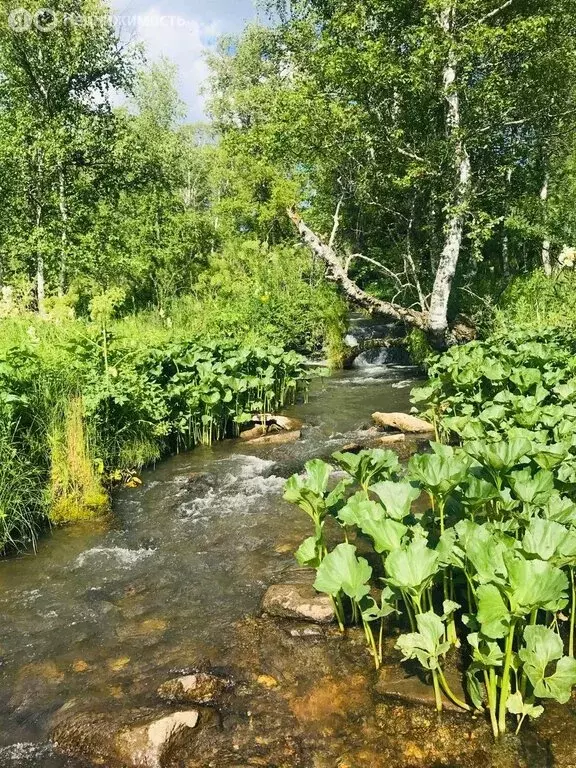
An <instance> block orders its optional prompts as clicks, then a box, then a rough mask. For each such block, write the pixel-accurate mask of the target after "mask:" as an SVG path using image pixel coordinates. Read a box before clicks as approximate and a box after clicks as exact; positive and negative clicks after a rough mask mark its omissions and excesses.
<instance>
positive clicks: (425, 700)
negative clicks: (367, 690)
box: [374, 664, 466, 712]
mask: <svg viewBox="0 0 576 768" xmlns="http://www.w3.org/2000/svg"><path fill="white" fill-rule="evenodd" d="M446 679H447V680H448V684H449V685H450V687H451V689H452V691H453V693H454V694H455V695H456V696H457V697H458V698H460V699H462V700H464V701H465V700H466V693H465V692H464V689H463V687H462V682H461V680H460V677H459V675H458V674H457V673H454V672H452V671H451V670H446ZM374 690H375V692H376V693H378V694H380V695H381V696H390V697H391V698H394V699H399V700H401V701H404V702H406V703H408V704H416V705H420V706H425V707H432V708H434V709H435V708H436V700H435V698H434V688H433V687H432V685H431V684H428V683H425V682H424V681H423V680H421V679H420V678H419V677H417V676H416V675H410V674H409V673H408V672H407V671H406V669H405V668H404V667H402V666H401V665H400V664H390V665H387V666H384V667H381V668H380V670H379V673H378V679H377V681H376V685H375V686H374ZM442 706H443V709H446V710H449V711H453V712H462V711H463V710H462V709H461V708H460V707H458V706H457V705H456V704H454V703H453V702H452V701H450V699H448V698H447V697H446V696H444V695H442Z"/></svg>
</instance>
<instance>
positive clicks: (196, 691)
mask: <svg viewBox="0 0 576 768" xmlns="http://www.w3.org/2000/svg"><path fill="white" fill-rule="evenodd" d="M230 686H231V682H230V680H225V679H224V678H222V677H217V676H216V675H211V674H210V673H208V672H195V673H193V674H191V675H184V676H183V677H175V678H173V679H172V680H167V681H166V682H165V683H163V684H162V685H161V686H160V688H158V696H159V697H160V698H161V699H163V700H164V701H169V702H175V703H178V704H213V703H214V702H215V701H216V700H217V699H219V698H220V697H221V696H222V694H223V693H225V691H226V690H227V689H228V688H230Z"/></svg>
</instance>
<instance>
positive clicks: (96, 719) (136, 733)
mask: <svg viewBox="0 0 576 768" xmlns="http://www.w3.org/2000/svg"><path fill="white" fill-rule="evenodd" d="M198 719H199V712H198V710H196V709H189V710H186V711H182V712H170V711H168V710H161V711H158V710H154V709H135V710H129V711H128V712H121V713H116V714H114V713H111V712H110V713H109V712H84V713H82V714H78V715H75V716H73V717H71V718H69V719H67V720H64V721H63V722H62V723H60V724H59V725H58V726H57V727H56V728H55V729H54V731H53V733H52V742H53V743H54V746H55V748H56V749H57V750H58V751H59V752H61V753H62V754H64V755H67V756H69V757H81V758H84V759H87V760H89V761H90V762H92V763H94V764H96V765H104V766H106V768H161V766H162V761H163V758H164V757H165V756H166V755H167V754H168V753H169V751H170V749H171V747H172V746H173V745H174V744H175V743H176V742H177V741H178V742H179V741H180V740H181V738H182V737H183V736H185V735H186V732H191V731H192V729H193V728H195V727H196V726H197V724H198Z"/></svg>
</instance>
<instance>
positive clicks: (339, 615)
mask: <svg viewBox="0 0 576 768" xmlns="http://www.w3.org/2000/svg"><path fill="white" fill-rule="evenodd" d="M332 603H333V605H334V613H335V614H336V620H337V621H338V627H339V628H340V632H344V606H343V605H342V598H341V597H340V593H338V594H337V595H336V597H333V598H332Z"/></svg>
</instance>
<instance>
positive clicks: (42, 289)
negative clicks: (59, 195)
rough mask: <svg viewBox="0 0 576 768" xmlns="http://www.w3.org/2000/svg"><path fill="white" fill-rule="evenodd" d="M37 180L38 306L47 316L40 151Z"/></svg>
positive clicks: (39, 312) (41, 159)
mask: <svg viewBox="0 0 576 768" xmlns="http://www.w3.org/2000/svg"><path fill="white" fill-rule="evenodd" d="M36 170H37V179H36V219H35V225H36V232H35V234H36V303H37V306H38V314H39V315H40V316H42V317H43V316H44V315H45V314H46V310H45V306H44V302H45V300H46V284H45V278H44V254H43V253H42V246H41V243H40V242H39V238H38V235H39V233H40V226H41V224H42V171H43V155H42V152H41V151H40V152H39V153H38V162H37V167H36Z"/></svg>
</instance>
